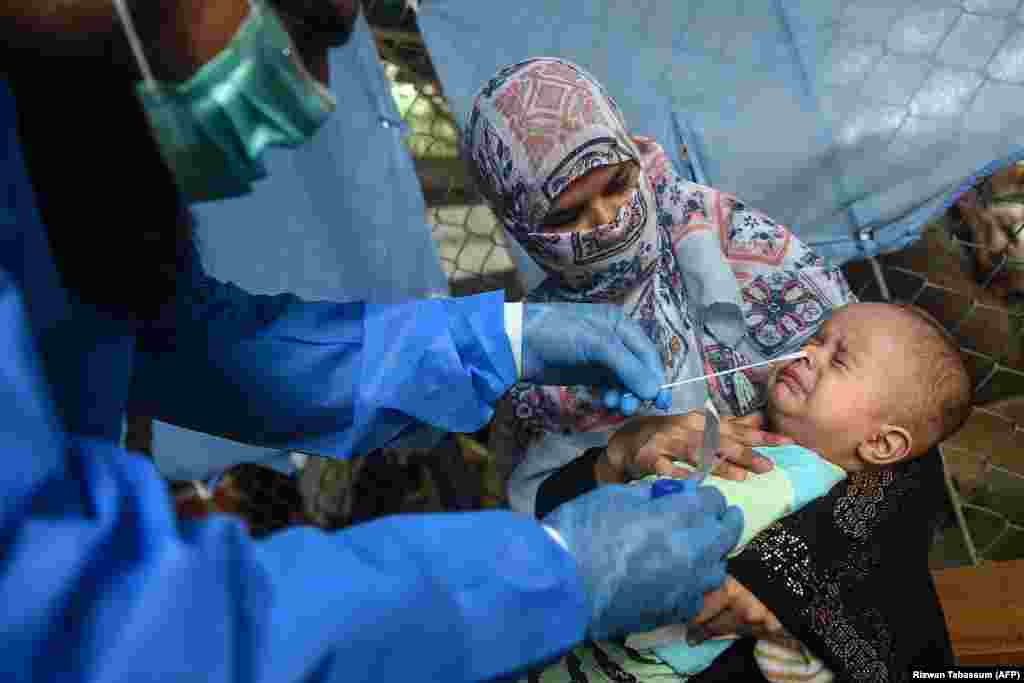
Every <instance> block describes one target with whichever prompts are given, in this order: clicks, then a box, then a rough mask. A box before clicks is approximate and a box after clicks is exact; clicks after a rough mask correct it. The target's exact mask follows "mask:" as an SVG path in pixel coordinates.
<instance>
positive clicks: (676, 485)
mask: <svg viewBox="0 0 1024 683" xmlns="http://www.w3.org/2000/svg"><path fill="white" fill-rule="evenodd" d="M686 489H687V480H679V479H658V480H657V481H655V482H654V484H653V485H652V486H651V499H652V500H653V499H655V498H661V497H662V496H668V495H672V494H673V493H682V492H683V491H685V490H686Z"/></svg>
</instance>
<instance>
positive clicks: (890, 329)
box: [541, 303, 971, 681]
mask: <svg viewBox="0 0 1024 683" xmlns="http://www.w3.org/2000/svg"><path fill="white" fill-rule="evenodd" d="M804 350H805V351H806V353H807V357H806V358H802V359H799V360H795V361H790V362H788V363H786V364H784V365H780V366H778V367H776V369H775V370H774V371H773V372H772V374H771V375H770V377H769V379H768V383H767V386H766V403H765V408H764V410H765V418H766V420H767V422H768V426H769V429H771V430H772V431H774V432H776V433H778V434H782V435H785V436H788V437H790V438H792V439H793V440H794V441H795V442H796V444H797V445H796V446H783V447H772V448H759V449H758V451H759V452H760V453H761V454H762V455H765V456H766V457H768V458H769V459H771V460H772V461H773V462H774V463H775V468H774V469H773V470H771V471H770V472H767V473H765V474H751V475H750V476H748V477H747V479H745V480H743V481H731V480H726V479H721V478H719V477H716V476H711V477H708V479H707V480H706V482H705V483H706V484H707V485H710V486H714V487H716V488H718V489H719V490H720V491H721V492H722V494H723V495H724V496H725V498H726V500H727V501H728V502H729V503H730V504H732V505H738V506H739V507H740V508H741V509H742V510H743V512H744V529H743V534H742V536H741V538H740V542H739V545H738V546H737V548H736V549H735V550H734V551H733V554H737V553H739V552H740V551H741V550H742V548H743V547H744V546H745V545H746V544H747V543H748V542H749V541H750V540H751V539H752V538H753V537H754V536H756V535H757V534H758V533H760V531H762V530H763V529H764V528H766V527H767V526H768V525H770V524H772V523H774V522H775V521H777V520H778V519H780V518H782V517H784V516H785V515H787V514H791V513H793V512H795V511H797V510H799V509H800V508H802V507H803V506H804V505H806V504H807V503H809V502H811V501H812V500H814V499H816V498H819V497H821V496H823V495H825V494H826V493H828V492H829V490H831V488H832V487H833V486H835V484H836V483H838V482H839V481H841V480H842V479H843V478H844V477H846V476H847V475H848V474H852V473H855V472H860V471H863V470H867V469H870V468H878V467H883V466H886V465H892V464H895V463H897V462H900V461H902V460H906V459H908V458H916V457H919V456H921V455H923V454H925V453H927V452H928V451H929V450H931V449H932V447H933V446H935V445H936V444H937V443H939V442H941V441H942V440H944V439H946V438H947V437H949V436H951V435H952V434H953V433H954V432H956V431H957V430H958V429H959V428H960V427H961V425H962V424H963V423H964V422H965V421H966V419H967V417H968V415H969V413H970V404H971V380H970V375H969V373H968V371H967V368H966V366H965V365H964V362H963V359H962V358H961V355H960V352H959V348H958V346H957V344H956V342H955V341H954V340H953V339H952V337H951V336H950V335H949V333H947V332H946V331H945V330H944V329H943V328H942V326H941V325H940V324H939V323H938V322H936V321H935V320H934V319H933V318H932V317H931V316H930V315H929V314H927V313H926V312H924V311H923V310H921V309H918V308H916V307H913V306H905V305H895V304H883V303H857V304H850V305H848V306H845V307H843V308H840V309H838V310H837V311H836V312H835V314H834V315H833V316H832V317H831V318H830V319H829V320H828V321H827V322H825V323H824V324H823V325H822V326H821V327H820V328H819V329H818V331H817V333H816V334H815V335H814V336H813V338H812V339H811V340H810V341H809V342H808V344H807V345H806V346H805V348H804ZM677 464H679V466H680V467H684V468H687V469H693V468H692V467H690V466H689V465H687V464H685V463H677ZM654 478H657V477H648V478H647V479H646V480H645V481H650V480H652V479H654ZM683 637H685V631H684V630H683V629H681V628H679V627H671V626H670V627H666V628H665V629H659V630H658V631H655V632H652V633H649V634H636V635H634V636H631V637H630V639H628V640H627V642H626V644H627V646H630V647H632V648H634V649H636V650H652V649H653V650H654V652H655V653H656V654H657V656H658V659H659V660H661V662H663V663H664V664H665V665H666V668H667V669H671V670H672V671H674V672H675V673H676V674H680V675H693V674H696V673H698V672H700V671H702V670H703V669H705V668H706V667H707V666H708V665H710V663H711V662H712V661H713V660H714V658H715V657H717V656H718V655H719V654H721V652H723V651H724V650H725V649H727V648H728V647H729V646H730V645H731V642H729V641H725V640H719V641H708V642H706V643H704V644H703V645H701V646H697V647H691V646H688V645H686V644H685V642H683V641H682V640H681V638H683ZM593 647H594V648H598V649H600V648H604V650H603V651H602V653H601V656H600V657H597V656H595V655H594V654H593V653H589V654H587V655H586V656H584V655H583V654H581V653H576V654H575V657H576V661H577V662H586V661H593V662H594V663H595V666H598V665H601V666H606V665H609V663H610V662H611V663H613V664H614V665H615V666H618V667H622V668H623V669H624V670H626V671H627V672H629V673H632V674H633V675H634V676H636V677H637V679H638V680H644V679H645V678H649V677H651V676H653V675H655V674H656V673H657V672H656V671H655V669H652V668H651V667H652V666H656V665H654V664H652V662H651V661H650V660H647V661H645V662H644V663H643V665H642V666H643V668H644V671H643V672H642V674H643V675H640V674H641V672H640V671H639V670H637V671H631V666H633V665H634V664H637V665H639V664H638V663H637V662H635V661H634V659H635V658H634V659H631V658H630V657H629V656H624V657H623V658H621V660H620V658H618V657H615V656H614V653H615V652H617V651H618V650H621V648H620V647H619V646H617V645H615V644H606V643H599V644H595V645H594V646H593ZM755 656H756V657H757V660H758V664H759V665H760V666H761V669H762V672H763V673H764V674H765V676H766V678H768V679H769V680H791V679H792V677H793V676H798V677H800V680H811V681H818V680H820V681H826V680H830V678H831V674H830V673H829V672H828V670H827V669H825V667H824V664H822V663H821V662H820V661H818V660H815V659H814V658H813V657H811V656H810V655H809V653H808V652H807V651H806V649H805V648H802V646H801V649H800V651H787V650H786V649H784V648H780V647H779V646H777V645H773V644H771V643H767V642H761V643H758V645H757V648H756V649H755ZM612 660H618V661H615V662H612ZM601 662H604V664H601ZM562 666H563V665H561V664H560V665H558V667H556V668H562ZM663 673H668V671H667V670H666V671H665V672H663ZM541 680H542V681H556V680H561V678H560V677H559V676H558V675H557V674H555V672H554V671H551V672H548V675H547V677H542V678H541Z"/></svg>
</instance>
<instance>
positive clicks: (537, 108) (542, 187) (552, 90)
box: [464, 58, 742, 410]
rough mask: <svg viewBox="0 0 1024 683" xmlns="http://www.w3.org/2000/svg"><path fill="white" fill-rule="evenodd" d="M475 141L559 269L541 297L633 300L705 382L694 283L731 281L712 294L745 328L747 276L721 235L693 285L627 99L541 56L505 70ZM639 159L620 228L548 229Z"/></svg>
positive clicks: (678, 360) (498, 193)
mask: <svg viewBox="0 0 1024 683" xmlns="http://www.w3.org/2000/svg"><path fill="white" fill-rule="evenodd" d="M464 144H465V149H466V151H467V153H468V154H469V156H470V157H471V159H472V161H473V164H471V166H473V167H475V168H474V170H475V172H476V173H477V176H478V177H477V181H478V185H479V186H480V189H481V191H482V192H483V193H484V195H485V196H486V197H487V199H488V201H489V202H490V204H491V206H492V207H493V208H494V209H495V212H496V213H497V215H498V218H499V220H501V222H502V223H503V224H504V226H505V229H506V230H507V232H508V233H509V234H510V235H511V236H512V237H513V238H514V239H515V240H516V241H518V242H519V244H520V245H522V247H523V248H524V250H525V251H526V253H527V254H529V255H530V257H531V258H532V259H533V260H534V261H536V263H537V264H538V265H539V266H540V267H541V268H543V269H544V270H545V271H546V272H547V273H548V278H547V279H546V281H545V282H544V283H543V284H542V285H541V286H540V287H539V288H538V289H537V290H535V291H534V292H532V293H531V294H530V296H529V300H530V301H572V302H583V303H616V304H620V305H622V306H623V307H625V308H626V311H627V315H628V316H629V317H631V318H633V319H635V320H637V321H638V322H639V323H640V325H641V326H642V327H643V328H644V329H645V331H646V332H647V334H648V336H649V337H650V338H651V340H652V341H653V342H654V343H655V345H656V347H657V348H658V350H659V352H660V353H661V357H662V360H663V362H664V366H665V371H666V377H667V378H668V381H673V380H676V379H679V378H681V377H687V376H696V375H699V374H701V370H702V367H703V363H702V360H701V357H700V353H699V351H698V352H697V353H691V351H692V350H693V349H694V348H695V347H696V346H697V344H696V340H695V328H698V326H699V325H698V322H699V321H697V320H695V317H696V315H695V314H697V313H699V311H700V310H701V307H700V306H696V307H692V306H690V305H689V303H688V302H689V301H690V300H691V299H692V293H691V294H688V292H687V290H688V289H692V287H687V285H688V284H701V286H703V285H704V283H708V282H715V281H722V282H726V283H727V285H726V288H724V290H723V291H719V290H715V291H712V292H710V295H711V298H712V299H716V300H717V299H723V300H726V301H731V302H733V303H734V304H735V316H736V323H737V326H738V327H742V320H741V318H740V317H739V315H740V314H739V306H738V295H737V289H736V285H735V280H734V279H733V277H732V274H731V272H729V270H728V266H727V264H726V263H725V260H724V258H723V256H722V254H721V249H720V248H719V247H718V246H717V239H716V240H715V248H714V251H713V253H714V258H713V259H711V260H710V261H706V262H702V260H701V259H700V258H699V257H698V258H695V259H693V261H694V263H693V264H692V269H693V270H694V272H693V273H692V275H693V277H692V278H688V277H687V273H686V272H684V270H683V269H682V268H680V264H679V263H678V262H677V259H676V255H675V253H674V251H673V244H672V237H671V235H670V233H669V231H668V227H669V226H670V225H671V223H672V221H671V219H670V217H669V216H668V215H667V214H666V213H665V212H664V211H663V210H662V206H661V205H660V203H659V201H658V200H659V199H660V197H658V195H657V193H656V188H655V186H654V184H653V182H652V179H651V177H650V175H649V174H648V173H647V171H646V166H647V164H646V163H645V162H646V161H647V159H646V158H645V154H644V153H643V152H642V151H641V148H640V147H639V146H638V144H637V141H636V140H634V139H632V138H630V136H629V135H628V134H627V132H626V125H625V122H624V120H623V117H622V113H621V111H620V110H619V108H618V106H617V105H616V103H615V101H614V100H613V99H612V98H611V96H610V95H608V93H606V92H605V91H604V89H603V88H602V87H601V85H600V84H599V83H598V82H597V80H596V79H594V77H593V76H591V75H590V74H589V73H587V72H586V71H584V70H583V69H582V68H580V67H579V66H576V65H575V64H572V63H570V62H567V61H564V60H561V59H553V58H541V59H532V60H529V61H526V62H521V63H519V64H515V65H512V66H509V67H506V68H504V69H502V70H501V71H499V72H498V73H497V75H495V77H494V78H492V79H491V80H490V81H489V82H488V83H487V84H486V85H485V86H484V87H483V88H482V89H481V91H480V93H479V95H478V96H477V98H476V100H475V102H474V106H473V109H472V112H471V114H470V117H469V122H468V125H467V127H466V132H465V140H464ZM628 161H633V162H636V163H637V164H639V165H640V167H641V169H642V170H641V172H640V176H639V184H638V186H637V187H636V189H635V190H634V191H633V192H632V194H631V195H630V196H629V198H628V199H627V200H626V201H625V203H624V204H623V206H622V207H621V208H620V209H619V212H618V215H617V216H616V218H615V220H614V221H613V222H612V223H608V224H605V225H600V226H598V227H596V228H594V229H592V230H588V231H582V232H581V231H575V232H561V233H555V232H545V231H544V230H543V229H542V228H541V227H539V226H541V225H542V223H543V221H544V218H545V217H546V216H547V214H548V212H549V211H550V210H551V209H552V207H553V206H554V205H555V203H556V201H557V200H558V197H559V195H560V194H561V193H562V192H563V191H564V190H565V189H566V188H567V187H569V185H570V184H571V183H572V182H573V181H574V180H576V179H578V178H580V177H582V176H583V175H585V174H587V173H589V172H590V171H593V170H595V169H598V168H602V167H605V166H611V165H615V164H620V163H623V162H628ZM695 256H698V255H697V254H696V253H695ZM707 269H717V271H718V273H719V277H718V278H714V277H705V276H704V274H703V273H702V272H698V271H701V270H707ZM691 280H692V283H691ZM582 409H584V408H583V406H581V410H582Z"/></svg>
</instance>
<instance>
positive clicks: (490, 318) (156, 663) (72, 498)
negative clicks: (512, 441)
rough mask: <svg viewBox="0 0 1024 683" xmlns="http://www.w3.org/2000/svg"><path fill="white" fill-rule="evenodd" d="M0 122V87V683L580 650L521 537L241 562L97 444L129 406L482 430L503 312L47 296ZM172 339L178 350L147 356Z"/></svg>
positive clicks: (302, 670)
mask: <svg viewBox="0 0 1024 683" xmlns="http://www.w3.org/2000/svg"><path fill="white" fill-rule="evenodd" d="M14 104H15V103H14V100H13V97H12V96H11V94H10V92H9V90H8V88H7V86H6V83H4V82H3V81H0V183H2V186H0V187H2V188H3V191H2V192H0V420H2V425H0V454H2V456H0V457H2V458H3V463H4V466H3V467H2V468H0V533H2V540H0V548H2V551H0V605H2V606H3V608H2V609H0V642H3V644H4V647H3V652H2V654H0V678H2V679H3V680H15V681H22V680H24V681H28V680H32V681H42V680H46V681H55V680H60V681H135V680H159V681H171V680H183V681H195V680H203V681H211V682H218V681H245V682H246V683H250V682H257V681H273V682H275V683H278V682H282V683H283V682H285V681H296V680H316V681H334V680H338V681H341V680H344V681H361V680H370V679H373V680H377V681H406V680H430V681H445V682H457V681H470V680H482V679H488V678H492V677H495V676H498V675H503V674H505V673H509V672H512V671H515V670H517V669H519V668H520V667H521V666H523V665H526V664H530V663H535V662H537V661H538V660H542V659H546V658H550V657H554V656H557V655H558V654H559V653H560V652H562V651H564V650H565V649H567V648H568V647H569V646H571V645H572V644H573V643H575V642H577V641H578V640H580V639H581V638H582V636H583V633H584V630H585V627H586V623H585V611H586V608H585V601H584V595H583V588H582V585H581V582H580V579H579V577H578V575H577V572H576V568H575V564H574V561H573V559H572V557H571V556H570V555H569V554H568V553H566V552H565V551H563V550H562V549H561V548H560V547H559V546H558V545H557V544H556V543H554V542H553V541H552V540H551V539H550V538H549V537H548V535H547V534H546V533H545V532H544V531H543V529H542V528H541V527H540V526H539V525H537V524H536V523H535V522H534V521H532V520H531V519H529V518H527V517H525V516H520V515H516V514H514V513H509V512H492V513H478V514H459V515H424V516H415V517H392V518H387V519H383V520H379V521H376V522H373V523H370V524H365V525H362V526H359V527H356V528H353V529H350V530H346V531H344V532H339V533H335V534H324V533H320V532H318V531H315V530H312V529H294V530H289V531H286V532H283V533H280V534H278V535H275V536H273V537H271V538H270V539H268V540H264V541H260V542H254V541H252V540H250V539H249V538H248V537H247V535H246V533H245V531H244V529H243V527H242V526H241V524H240V523H239V522H237V521H233V520H230V519H228V518H214V519H212V520H209V521H205V522H200V523H188V524H185V525H183V526H182V525H179V523H178V522H177V520H176V518H175V516H174V511H173V508H172V505H171V502H170V500H169V497H168V495H167V492H166V486H165V484H164V482H163V481H162V480H161V478H160V477H159V475H158V473H157V471H156V469H155V467H154V466H153V465H152V464H151V463H150V462H149V461H147V460H145V459H143V458H141V457H138V456H135V455H132V454H129V453H126V452H124V451H123V450H122V449H121V448H119V447H118V445H117V443H118V438H119V432H120V422H121V416H122V415H123V413H124V410H125V408H126V406H127V405H128V403H129V402H132V403H133V404H135V405H137V406H138V407H140V408H141V409H142V410H144V411H146V412H147V413H148V414H151V415H154V416H156V417H158V418H159V419H161V420H166V421H168V422H172V423H175V424H178V425H181V426H184V427H188V428H193V429H198V430H203V431H210V432H214V433H216V434H220V435H223V436H227V437H231V438H235V439H240V440H245V441H249V442H252V443H256V444H260V445H268V446H274V447H282V448H296V449H309V450H312V451H315V452H326V453H350V452H355V451H364V450H367V449H369V448H373V447H376V446H380V445H381V444H383V443H385V442H386V441H387V440H388V439H390V438H391V437H393V436H395V435H397V434H400V433H402V432H403V430H405V429H407V428H409V426H410V425H412V424H413V422H414V421H415V420H417V419H422V418H426V417H433V418H434V421H435V423H438V424H439V426H443V427H445V428H448V429H452V430H473V429H476V428H478V427H480V426H482V425H483V424H484V423H485V422H486V420H487V419H488V418H489V416H490V412H491V408H490V406H489V405H488V404H489V403H490V402H491V401H493V400H494V399H496V398H497V397H498V396H499V395H500V394H502V393H503V392H504V391H505V390H506V388H507V387H508V386H509V385H511V383H512V382H513V381H514V379H515V371H514V362H513V357H512V353H511V349H510V348H509V347H508V343H507V342H506V343H504V345H503V346H501V347H494V346H489V344H492V343H493V342H492V341H490V340H495V339H499V340H500V339H504V335H503V333H502V331H503V327H502V325H503V319H502V315H503V311H502V303H503V302H502V299H501V296H500V295H488V296H482V297H474V298H466V299H459V300H452V301H440V300H435V301H423V302H417V303H412V304H408V305H400V306H392V307H386V306H369V305H365V306H364V305H362V304H346V305H338V304H328V303H303V302H301V301H299V300H297V299H296V298H295V297H292V296H276V297H269V296H251V295H248V294H246V293H245V292H243V291H241V290H239V289H237V288H235V287H232V286H230V285H226V284H222V283H219V282H215V281H212V280H211V279H209V278H208V277H206V276H205V275H204V274H203V272H202V270H201V269H200V268H199V267H198V265H197V264H195V263H194V264H193V267H192V270H191V273H190V278H189V280H188V284H187V286H186V287H184V292H183V296H182V298H181V300H180V301H179V302H177V306H176V309H177V310H176V317H177V320H178V322H177V324H176V325H175V326H174V328H173V329H161V328H160V327H159V326H156V327H153V328H149V329H148V330H146V331H143V330H141V329H136V328H134V327H133V326H131V325H129V324H126V323H122V322H118V321H116V320H114V319H112V318H109V317H106V316H104V315H103V314H102V313H101V312H99V311H97V310H95V309H92V308H90V307H88V306H84V305H81V304H79V303H74V302H72V301H70V300H69V298H68V295H67V293H66V291H64V290H62V289H61V287H60V286H59V283H58V279H57V272H56V269H55V266H54V264H53V261H52V259H51V257H50V254H49V251H48V245H47V241H46V236H45V232H44V228H43V226H42V225H41V224H40V221H39V216H38V211H37V209H36V206H35V198H34V196H33V192H32V188H31V186H30V184H29V180H28V176H27V172H26V169H25V166H24V162H23V158H22V155H21V151H20V147H19V143H18V140H17V132H16V130H15V124H14V120H15V119H14ZM129 284H130V283H129ZM169 333H173V334H174V335H175V338H176V342H177V343H176V347H175V350H174V351H173V352H170V353H156V352H148V351H147V350H146V349H147V348H153V345H152V344H150V343H149V342H150V341H151V340H147V335H158V336H159V335H166V334H169ZM371 349H372V350H373V351H372V352H371ZM431 403H433V404H434V405H433V406H432V409H431V410H430V411H428V410H427V408H428V407H431ZM439 404H443V405H445V406H449V407H450V409H449V412H448V414H441V415H438V413H437V406H438V405H439Z"/></svg>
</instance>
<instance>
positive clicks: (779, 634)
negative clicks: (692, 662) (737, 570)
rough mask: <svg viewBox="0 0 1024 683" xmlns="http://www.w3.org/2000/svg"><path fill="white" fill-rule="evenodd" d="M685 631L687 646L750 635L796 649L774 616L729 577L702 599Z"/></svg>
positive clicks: (795, 644) (796, 644) (793, 640)
mask: <svg viewBox="0 0 1024 683" xmlns="http://www.w3.org/2000/svg"><path fill="white" fill-rule="evenodd" d="M686 632H687V638H686V640H687V642H688V643H690V645H699V644H700V643H702V642H704V641H705V640H708V639H709V638H720V637H723V636H741V637H742V636H751V637H753V638H757V639H759V640H771V641H773V642H775V643H778V644H779V645H782V646H784V647H790V648H793V647H794V646H796V648H797V649H798V648H799V643H798V642H797V641H796V639H795V638H793V636H791V635H790V634H789V632H788V631H786V629H785V628H783V626H782V623H781V622H780V621H779V620H778V618H777V617H776V616H775V614H773V613H772V611H771V610H770V609H768V608H767V607H766V606H765V604H764V603H763V602H761V601H760V600H758V599H757V597H756V596H755V595H754V594H753V593H751V592H750V591H749V590H747V589H746V587H744V585H743V584H742V583H740V582H739V581H737V580H736V579H734V578H732V577H731V576H729V577H726V579H725V583H724V584H722V587H721V588H719V589H718V590H716V591H714V592H713V593H708V594H707V595H705V596H704V609H702V610H701V611H700V614H698V615H697V616H696V617H695V618H694V619H693V621H691V622H690V623H688V624H687V625H686Z"/></svg>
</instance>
